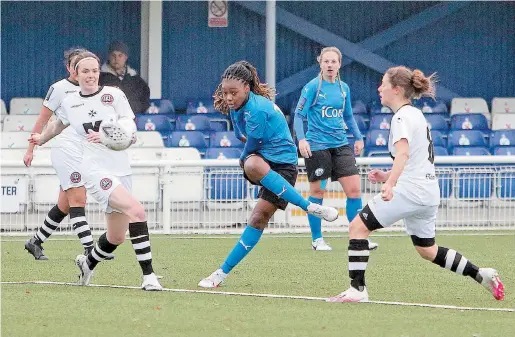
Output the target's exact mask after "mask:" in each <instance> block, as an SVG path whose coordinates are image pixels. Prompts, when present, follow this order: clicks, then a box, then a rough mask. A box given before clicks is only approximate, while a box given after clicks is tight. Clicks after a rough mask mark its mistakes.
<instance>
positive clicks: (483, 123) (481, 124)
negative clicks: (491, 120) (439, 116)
mask: <svg viewBox="0 0 515 337" xmlns="http://www.w3.org/2000/svg"><path fill="white" fill-rule="evenodd" d="M451 129H452V130H483V131H485V130H489V129H490V128H489V127H488V121H487V120H486V117H485V115H483V114H457V115H453V116H452V118H451Z"/></svg>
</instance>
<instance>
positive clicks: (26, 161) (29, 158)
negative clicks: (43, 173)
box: [23, 151, 34, 167]
mask: <svg viewBox="0 0 515 337" xmlns="http://www.w3.org/2000/svg"><path fill="white" fill-rule="evenodd" d="M33 158H34V153H33V152H32V151H27V153H25V157H23V163H24V164H25V166H27V167H29V166H30V164H32V159H33Z"/></svg>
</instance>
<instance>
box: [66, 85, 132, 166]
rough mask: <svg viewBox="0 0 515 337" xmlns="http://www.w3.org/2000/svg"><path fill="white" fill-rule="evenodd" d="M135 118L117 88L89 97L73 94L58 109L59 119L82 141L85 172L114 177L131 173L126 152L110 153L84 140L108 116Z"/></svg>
mask: <svg viewBox="0 0 515 337" xmlns="http://www.w3.org/2000/svg"><path fill="white" fill-rule="evenodd" d="M112 115H116V116H118V117H127V118H129V119H131V120H132V119H134V117H135V116H134V113H133V112H132V109H131V106H130V105H129V101H128V100H127V97H126V96H125V94H124V93H123V92H122V91H121V90H120V89H118V88H114V87H108V86H105V87H100V88H99V91H97V92H96V93H94V94H91V95H81V93H80V92H79V93H75V94H72V95H69V96H67V97H66V98H65V99H64V100H63V102H62V103H61V109H59V110H58V116H57V117H58V118H59V119H60V120H61V121H62V122H63V124H64V125H71V127H73V129H75V131H76V132H77V134H78V135H79V136H80V137H81V138H82V142H83V145H84V159H83V163H84V166H83V167H84V169H87V170H99V171H106V172H108V173H111V174H113V175H115V176H126V175H130V174H131V167H130V165H129V156H128V154H127V152H126V151H113V150H111V149H108V148H107V147H106V146H105V145H103V144H100V143H90V142H88V141H87V139H86V134H87V132H88V130H89V129H92V130H93V131H97V132H98V129H99V127H100V123H102V120H104V119H106V118H108V117H109V116H112Z"/></svg>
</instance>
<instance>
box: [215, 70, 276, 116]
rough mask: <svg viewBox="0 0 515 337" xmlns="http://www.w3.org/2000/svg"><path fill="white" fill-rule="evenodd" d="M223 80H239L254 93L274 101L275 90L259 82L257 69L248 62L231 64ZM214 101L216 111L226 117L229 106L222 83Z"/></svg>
mask: <svg viewBox="0 0 515 337" xmlns="http://www.w3.org/2000/svg"><path fill="white" fill-rule="evenodd" d="M223 80H238V81H240V82H243V83H244V84H248V85H249V87H250V90H251V91H252V92H253V93H255V94H256V95H261V96H263V97H266V98H268V99H272V97H273V96H274V95H275V91H274V89H272V88H269V87H268V86H267V85H266V83H261V82H260V81H259V77H258V74H257V70H256V68H255V67H254V66H253V65H252V64H250V63H249V62H247V61H238V62H236V63H233V64H231V65H230V66H229V67H228V68H227V69H225V71H224V73H223V75H222V81H223ZM213 99H214V106H215V109H216V110H218V111H220V112H221V113H223V114H225V115H227V114H229V106H228V105H227V102H226V101H225V99H224V94H223V89H222V83H221V82H220V84H219V85H218V87H217V88H216V90H215V93H214V94H213Z"/></svg>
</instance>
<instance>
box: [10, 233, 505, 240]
mask: <svg viewBox="0 0 515 337" xmlns="http://www.w3.org/2000/svg"><path fill="white" fill-rule="evenodd" d="M203 235H204V234H203ZM238 235H241V234H233V235H231V236H227V235H219V234H212V235H211V236H178V234H177V235H176V234H154V235H153V236H152V240H216V239H235V238H237V237H239V236H238ZM513 235H515V231H514V232H512V233H489V232H479V233H438V237H441V236H513ZM11 237H12V238H14V237H16V236H9V235H0V238H1V239H0V242H25V241H27V238H30V237H29V236H26V237H25V236H24V238H23V239H12V240H10V239H9V238H11ZM324 237H326V238H332V239H345V238H348V237H349V236H348V235H331V234H327V235H325V236H324ZM370 237H371V238H372V239H374V238H400V237H402V238H403V237H408V235H407V234H386V233H385V234H375V235H371V236H370ZM263 238H270V239H305V238H311V235H303V234H298V235H291V234H290V235H276V234H266V233H265V236H263ZM75 240H77V237H70V238H52V239H51V240H50V241H75Z"/></svg>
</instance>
